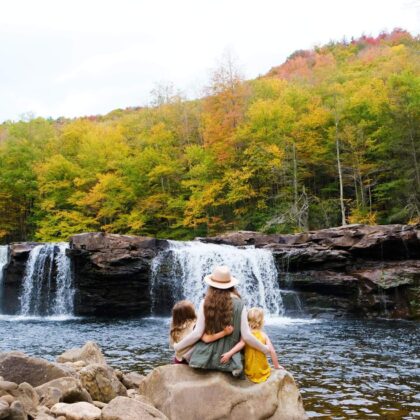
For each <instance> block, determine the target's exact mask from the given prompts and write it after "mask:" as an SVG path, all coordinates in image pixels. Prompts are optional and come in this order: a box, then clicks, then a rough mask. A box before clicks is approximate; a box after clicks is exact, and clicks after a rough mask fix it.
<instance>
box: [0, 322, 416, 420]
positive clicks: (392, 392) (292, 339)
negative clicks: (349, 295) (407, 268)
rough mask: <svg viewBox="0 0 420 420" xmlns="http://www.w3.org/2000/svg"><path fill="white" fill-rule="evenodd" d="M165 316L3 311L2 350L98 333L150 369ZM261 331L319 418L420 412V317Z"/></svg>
mask: <svg viewBox="0 0 420 420" xmlns="http://www.w3.org/2000/svg"><path fill="white" fill-rule="evenodd" d="M168 326H169V319H167V318H143V319H131V320H106V321H105V320H97V319H74V320H67V321H54V320H49V321H45V320H36V319H33V320H20V321H18V320H16V319H15V318H7V317H3V318H1V317H0V332H1V334H0V351H8V350H12V349H13V350H21V351H24V352H26V353H28V354H31V355H35V356H41V357H45V358H47V359H51V360H53V359H54V358H55V357H56V356H57V355H58V354H60V353H61V352H63V351H64V350H66V349H68V348H70V347H75V346H81V345H83V343H84V342H85V341H87V340H94V341H96V342H97V343H98V344H99V345H100V346H101V347H102V349H103V351H104V353H105V355H106V356H107V359H108V361H109V363H110V364H111V365H112V366H114V367H118V368H121V369H123V370H137V371H140V372H142V373H147V372H149V371H150V370H151V369H152V368H153V367H155V366H159V365H162V364H165V363H168V362H169V361H170V360H171V357H172V352H171V351H170V350H169V348H168V345H167V330H168ZM266 331H267V333H268V334H269V336H270V338H271V339H272V341H273V344H274V345H275V346H276V349H277V352H278V354H279V357H280V363H281V364H283V366H285V367H286V368H287V369H288V370H289V371H290V372H291V373H292V374H293V375H294V377H295V379H296V381H297V383H298V385H299V386H300V389H301V392H302V396H303V399H304V404H305V409H306V410H307V412H308V414H309V415H310V416H311V417H318V418H324V419H364V418H379V419H415V418H420V384H419V377H420V367H419V365H420V354H419V342H420V334H419V333H420V324H418V323H413V322H403V321H380V320H378V321H320V322H311V321H299V320H290V319H289V320H287V319H282V318H278V319H273V320H270V321H268V325H267V327H266Z"/></svg>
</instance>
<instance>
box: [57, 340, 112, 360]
mask: <svg viewBox="0 0 420 420" xmlns="http://www.w3.org/2000/svg"><path fill="white" fill-rule="evenodd" d="M80 361H82V362H85V364H86V365H89V364H91V363H99V364H101V365H106V360H105V357H104V355H103V354H102V350H101V349H100V347H99V346H98V345H97V344H96V343H94V342H93V341H88V342H87V343H86V344H85V345H84V346H83V347H81V348H74V349H70V350H67V351H65V352H64V353H63V354H61V355H60V356H58V357H57V362H60V363H65V362H80Z"/></svg>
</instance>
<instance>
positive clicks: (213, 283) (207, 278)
mask: <svg viewBox="0 0 420 420" xmlns="http://www.w3.org/2000/svg"><path fill="white" fill-rule="evenodd" d="M204 281H205V282H206V283H207V284H208V285H209V286H211V287H215V288H216V289H229V288H231V287H233V286H236V285H237V284H238V283H239V280H238V279H237V278H235V277H232V276H231V278H230V281H229V282H227V283H222V282H220V281H214V280H213V279H212V278H211V274H209V275H208V276H205V277H204Z"/></svg>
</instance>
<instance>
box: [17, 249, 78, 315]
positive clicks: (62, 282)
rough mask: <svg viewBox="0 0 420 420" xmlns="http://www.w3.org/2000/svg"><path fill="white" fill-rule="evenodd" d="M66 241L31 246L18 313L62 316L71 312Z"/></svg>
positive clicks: (70, 285)
mask: <svg viewBox="0 0 420 420" xmlns="http://www.w3.org/2000/svg"><path fill="white" fill-rule="evenodd" d="M68 246H69V245H68V244H67V243H49V244H45V245H37V246H36V247H34V248H33V249H32V250H31V252H30V254H29V259H28V262H27V264H26V271H25V277H24V280H23V289H22V294H21V296H20V302H21V309H20V316H21V317H22V316H23V317H29V316H54V317H57V316H58V317H60V316H66V315H72V313H73V298H74V289H73V285H72V276H71V267H70V260H69V258H68V257H67V256H66V253H65V252H66V249H67V248H68Z"/></svg>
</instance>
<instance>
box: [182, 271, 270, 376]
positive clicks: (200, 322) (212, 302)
mask: <svg viewBox="0 0 420 420" xmlns="http://www.w3.org/2000/svg"><path fill="white" fill-rule="evenodd" d="M204 281H205V282H206V283H207V284H208V285H209V288H208V289H207V293H206V296H205V298H204V300H203V301H202V302H201V304H200V309H199V311H198V318H197V324H196V326H195V328H194V330H193V331H192V332H191V333H190V334H189V335H187V336H186V337H185V338H184V339H183V340H181V341H180V342H179V343H177V344H175V345H174V349H175V351H177V352H178V351H182V350H183V349H185V348H186V347H188V346H192V345H193V344H195V343H197V344H196V345H195V346H194V350H193V351H192V354H191V357H190V360H189V365H190V366H191V367H195V368H201V369H215V370H222V371H228V372H232V373H233V374H234V375H235V376H237V375H239V374H240V373H241V372H242V370H243V364H242V359H241V354H240V353H236V354H235V355H233V357H232V358H231V359H230V360H229V362H228V363H226V364H223V363H221V361H220V359H221V357H222V355H223V354H224V353H226V352H228V351H229V350H230V349H232V347H233V346H235V345H236V344H237V343H238V342H239V341H240V339H241V337H242V339H243V340H244V341H245V343H246V344H248V345H249V346H251V347H253V348H255V349H256V350H259V351H261V352H263V353H264V354H269V353H270V350H269V348H268V347H267V346H265V345H264V344H262V343H261V342H259V341H258V340H257V339H256V338H255V337H254V336H253V335H252V333H251V330H250V328H249V325H248V318H247V310H246V308H245V306H244V304H243V302H242V300H241V298H240V295H239V293H238V292H237V291H236V289H235V286H236V285H237V284H238V280H237V279H236V278H234V277H233V276H232V275H231V274H230V271H229V268H228V267H226V266H221V267H216V268H215V269H214V270H213V273H212V274H210V275H208V276H206V277H205V278H204ZM228 325H232V326H233V333H232V334H231V335H228V336H225V337H223V338H221V339H220V340H217V341H214V342H212V343H204V342H203V341H199V340H200V338H201V337H202V335H203V334H204V333H206V334H214V333H215V332H217V331H221V330H223V328H225V327H227V326H228Z"/></svg>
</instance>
